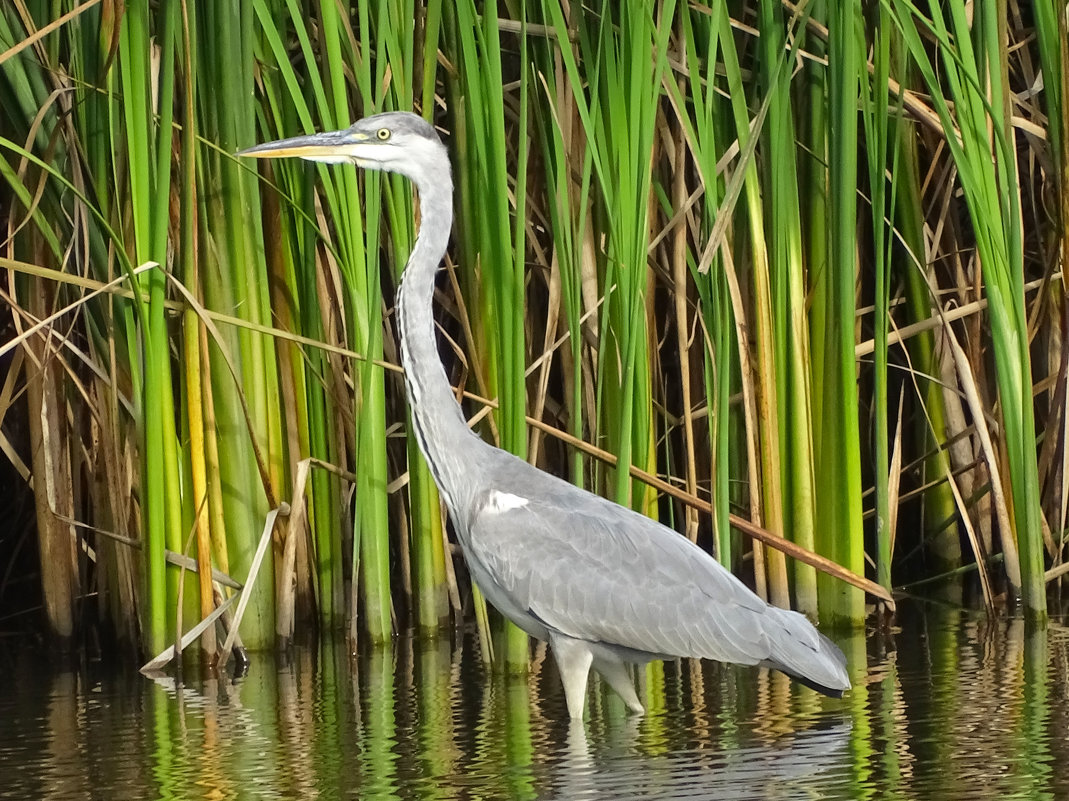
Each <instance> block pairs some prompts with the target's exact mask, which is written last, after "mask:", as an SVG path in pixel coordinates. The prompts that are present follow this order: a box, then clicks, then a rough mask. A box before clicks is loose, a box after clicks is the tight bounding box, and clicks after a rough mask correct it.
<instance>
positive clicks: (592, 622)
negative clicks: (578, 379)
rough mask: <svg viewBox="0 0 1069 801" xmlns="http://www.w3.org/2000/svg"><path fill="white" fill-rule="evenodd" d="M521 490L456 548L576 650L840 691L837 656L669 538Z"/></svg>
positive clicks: (615, 514) (542, 489)
mask: <svg viewBox="0 0 1069 801" xmlns="http://www.w3.org/2000/svg"><path fill="white" fill-rule="evenodd" d="M536 475H537V476H538V477H539V478H551V477H548V476H546V475H545V474H542V473H537V474H536ZM532 482H533V484H530V483H529V484H528V485H527V486H525V487H524V488H523V489H524V490H525V491H526V493H527V494H528V495H533V496H534V497H530V498H528V499H527V502H526V503H524V504H522V505H518V506H514V507H512V508H508V509H501V508H500V507H494V506H493V505H492V504H488V503H484V504H482V506H481V510H477V511H476V514H475V515H473V517H472V524H471V526H470V532H469V537H468V543H467V548H468V549H469V550H470V556H471V557H472V558H474V559H476V560H478V561H479V562H481V563H482V564H483V565H484V566H485V569H486V572H487V573H488V574H489V575H490V576H492V577H493V579H494V580H495V581H496V583H497V585H498V590H499V591H501V592H504V593H506V594H507V595H508V598H509V600H510V602H511V603H512V604H514V605H515V606H516V607H518V608H519V609H523V610H528V611H529V612H530V614H533V615H534V616H536V617H537V618H538V619H539V620H540V621H542V622H543V623H544V624H545V625H546V626H548V627H550V628H551V629H553V630H555V631H558V632H560V633H562V634H566V635H567V636H569V637H573V638H576V639H582V640H589V641H593V642H601V643H606V644H609V645H613V646H619V647H623V648H627V649H630V650H632V651H637V652H641V653H646V654H649V655H651V656H672V657H675V656H686V657H703V658H709V659H717V660H720V661H725V662H737V663H741V664H749V665H753V664H758V663H767V664H772V665H773V666H776V667H781V669H784V670H787V672H790V673H793V674H795V675H803V676H808V677H809V678H811V679H812V680H813V681H815V682H817V683H821V684H826V685H827V686H828V687H831V688H833V689H834V688H836V687H838V686H839V685H841V684H842V683H844V682H845V685H846V686H848V681H847V680H846V676H845V671H844V670H843V669H842V665H841V662H842V657H841V654H839V653H838V651H837V649H835V648H834V646H830V643H828V642H827V641H826V640H825V639H824V638H823V637H821V636H820V635H819V634H818V633H817V632H816V630H815V629H814V628H813V627H812V626H811V625H810V624H809V622H808V621H806V620H805V619H804V618H803V617H802V616H801V615H798V614H796V613H794V612H785V611H783V610H779V609H776V608H775V607H771V606H769V605H768V604H766V603H765V602H764V601H762V600H761V599H760V598H758V597H757V596H756V595H754V594H753V593H752V592H751V591H750V590H749V588H747V587H746V586H745V585H744V584H743V583H742V582H741V581H739V580H738V579H737V578H736V577H735V576H734V575H732V574H731V573H730V572H729V571H728V570H726V569H725V568H724V567H722V566H721V565H720V564H719V563H718V562H716V561H715V560H714V559H713V558H712V557H711V556H710V555H709V554H708V553H706V552H704V551H703V550H701V549H700V548H698V547H697V546H696V545H694V544H693V543H691V542H690V541H688V540H687V539H686V538H684V537H682V536H681V535H679V534H678V533H677V532H675V531H672V530H671V529H669V528H667V527H665V526H663V525H661V524H660V523H657V522H656V521H654V520H650V519H649V518H647V517H644V516H642V515H640V514H638V513H636V512H633V511H631V510H630V509H626V508H624V507H622V506H618V505H617V504H613V503H610V502H609V501H606V500H605V499H603V498H600V497H598V496H596V495H592V494H590V493H587V492H584V491H582V490H579V489H577V488H575V487H573V486H572V485H570V484H566V483H564V482H560V481H557V480H552V481H545V482H543V481H535V480H534V479H533V478H532ZM512 491H513V492H516V493H520V492H521V490H520V489H519V488H517V489H514V490H512ZM829 646H830V648H831V650H832V651H833V652H834V653H833V654H832V655H831V656H829V654H828V653H827V649H828V647H829ZM829 659H830V662H829V663H828V664H827V665H824V664H821V665H819V666H818V667H817V668H811V666H810V665H809V663H810V662H827V661H828V660H829ZM807 671H808V672H807ZM814 671H815V674H814V675H810V674H811V673H814ZM837 682H838V683H837Z"/></svg>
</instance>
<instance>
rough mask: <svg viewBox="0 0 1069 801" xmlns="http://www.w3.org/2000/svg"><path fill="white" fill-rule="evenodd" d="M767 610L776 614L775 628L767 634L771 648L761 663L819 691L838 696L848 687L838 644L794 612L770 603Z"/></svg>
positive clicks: (842, 657) (834, 696)
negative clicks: (770, 605)
mask: <svg viewBox="0 0 1069 801" xmlns="http://www.w3.org/2000/svg"><path fill="white" fill-rule="evenodd" d="M769 613H770V614H773V615H775V618H776V623H777V624H778V625H777V626H775V628H776V629H778V630H777V631H775V633H771V634H770V639H771V640H772V643H771V644H772V651H771V654H770V655H769V658H768V659H767V660H765V661H764V662H762V664H764V665H765V666H767V667H770V668H774V669H775V670H779V671H781V672H783V673H786V674H787V675H788V676H790V677H791V678H793V679H795V680H796V681H797V682H798V683H800V684H804V685H805V686H806V687H809V688H810V689H813V690H816V691H817V692H819V693H823V694H824V695H830V696H831V697H833V698H841V697H842V695H843V692H844V691H845V690H849V689H850V677H849V676H847V674H846V657H845V656H843V652H842V651H841V650H839V646H837V645H836V644H835V643H833V642H832V641H831V640H829V639H828V638H827V637H825V636H824V635H823V634H821V633H820V632H819V631H817V630H816V629H815V628H814V627H813V624H812V623H810V622H809V621H808V620H806V619H805V617H804V616H802V615H800V614H798V613H797V612H788V611H786V610H784V609H777V608H775V607H770V608H769Z"/></svg>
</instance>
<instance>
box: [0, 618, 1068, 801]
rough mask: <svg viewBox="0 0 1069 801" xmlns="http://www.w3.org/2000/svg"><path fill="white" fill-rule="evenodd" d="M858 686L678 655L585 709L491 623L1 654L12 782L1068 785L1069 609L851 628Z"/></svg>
mask: <svg viewBox="0 0 1069 801" xmlns="http://www.w3.org/2000/svg"><path fill="white" fill-rule="evenodd" d="M840 643H841V644H842V646H843V648H844V650H845V651H846V652H847V657H848V659H849V661H850V663H851V667H852V677H853V681H854V685H855V689H854V690H853V691H852V692H851V693H850V694H849V696H848V697H847V698H845V699H843V700H841V701H836V700H829V699H824V698H822V697H820V696H817V695H816V694H815V693H813V692H811V691H809V690H806V689H804V688H800V687H798V686H796V685H791V684H790V683H789V682H788V681H787V680H786V679H785V678H784V677H782V676H779V675H777V674H770V673H768V672H766V671H759V670H753V669H744V668H732V667H725V666H722V665H717V664H714V663H695V662H680V663H669V664H666V665H664V667H663V668H662V669H659V670H658V669H653V670H650V671H649V672H648V673H647V674H646V676H645V677H644V683H645V687H644V697H645V699H646V700H647V703H648V706H649V710H650V711H649V714H647V715H646V716H645V717H644V718H641V719H635V718H634V717H629V716H627V715H626V714H625V711H624V709H623V707H622V705H621V704H620V703H619V702H618V701H617V700H616V699H615V696H611V695H610V694H608V693H607V692H598V693H597V694H596V696H592V697H591V699H592V700H591V711H590V719H589V720H588V722H587V723H586V725H585V726H584V725H580V726H573V725H570V724H569V722H568V720H567V714H566V711H565V705H564V697H563V693H562V690H561V688H560V683H559V680H558V679H557V676H556V670H555V667H554V666H553V664H552V658H551V657H546V655H545V653H544V652H542V651H540V652H539V653H538V654H536V660H535V663H534V666H533V669H532V672H531V674H530V676H529V677H527V678H524V679H517V678H508V677H504V676H500V675H493V674H490V673H488V672H486V671H484V669H483V667H482V666H481V664H480V662H479V658H478V650H477V648H476V644H475V642H474V640H473V639H472V638H471V637H470V636H468V637H464V638H462V639H461V641H460V642H457V643H452V642H450V641H449V640H448V639H442V640H437V641H421V640H418V639H413V638H410V637H407V638H406V637H402V638H400V639H399V640H398V641H397V643H396V644H395V646H394V647H393V648H392V649H388V650H385V651H382V650H380V651H375V652H373V653H370V654H368V655H365V656H361V657H360V658H358V659H355V660H352V661H350V658H349V657H348V655H347V654H346V653H345V651H344V648H343V647H341V645H340V644H339V645H338V646H337V647H329V648H324V649H321V650H319V651H318V652H313V651H310V650H298V651H297V652H296V653H295V654H294V656H293V658H292V659H291V660H290V661H289V662H288V664H281V663H278V662H276V660H275V659H274V658H273V657H269V656H264V655H259V656H256V655H254V658H253V663H252V666H251V669H250V670H249V673H248V675H247V676H245V677H243V678H241V679H238V680H231V679H223V680H197V681H190V682H188V683H187V684H186V685H185V686H184V687H179V686H177V685H176V683H175V682H174V681H173V679H161V680H157V681H152V680H149V679H145V678H143V677H141V676H140V675H137V674H134V673H131V672H129V671H125V672H121V673H117V672H116V671H114V670H105V669H104V668H102V667H100V666H96V667H94V666H90V667H88V668H86V669H83V670H81V671H78V672H56V671H51V670H49V669H48V665H47V664H46V663H45V662H43V661H42V659H41V658H40V656H35V655H33V654H27V653H26V652H24V651H22V652H15V653H7V654H4V655H3V656H2V657H0V798H3V799H109V801H110V799H156V798H165V799H171V798H174V799H334V798H361V799H390V798H398V799H409V798H414V799H543V798H544V799H611V798H622V799H653V798H687V799H863V798H878V799H899V798H901V799H912V798H919V799H978V800H979V799H988V798H990V799H996V798H997V799H1011V798H1027V799H1034V798H1039V799H1042V798H1049V799H1059V798H1069V770H1066V769H1065V768H1064V767H1062V766H1064V765H1065V764H1066V762H1067V758H1069V700H1067V690H1069V631H1067V630H1066V629H1065V628H1063V627H1062V626H1061V625H1059V624H1057V623H1054V624H1051V625H1050V626H1049V627H1047V628H1046V629H1043V630H1030V628H1029V627H1026V626H1025V625H1024V623H1023V622H1021V621H1012V620H1009V621H1008V620H991V621H989V620H987V619H986V618H985V617H983V616H982V615H978V614H976V613H971V612H963V611H961V610H952V609H942V608H937V607H934V606H928V607H920V606H916V607H912V608H907V609H904V610H902V612H901V614H900V617H899V622H898V626H897V628H896V629H894V630H893V631H891V632H889V633H886V634H876V633H873V632H869V633H868V635H867V636H865V637H862V636H857V637H854V638H851V639H847V640H840Z"/></svg>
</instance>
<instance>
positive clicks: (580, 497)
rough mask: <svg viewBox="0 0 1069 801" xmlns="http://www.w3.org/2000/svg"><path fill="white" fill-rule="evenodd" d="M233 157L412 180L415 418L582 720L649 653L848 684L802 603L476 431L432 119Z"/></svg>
mask: <svg viewBox="0 0 1069 801" xmlns="http://www.w3.org/2000/svg"><path fill="white" fill-rule="evenodd" d="M239 155H243V156H256V157H261V158H278V157H286V156H297V157H300V158H304V159H310V160H313V161H324V162H350V163H353V164H356V165H357V166H359V167H363V168H365V169H371V170H386V171H388V172H394V173H398V174H400V175H403V176H406V177H407V178H408V179H409V180H411V181H412V183H413V184H415V187H416V189H417V191H418V192H419V198H420V209H421V214H422V222H421V224H420V227H419V235H418V236H417V238H416V242H415V245H414V247H413V249H412V254H411V256H410V258H409V260H408V264H407V265H406V267H405V270H404V273H403V276H402V280H401V284H400V287H399V288H398V290H397V320H398V327H399V332H400V337H401V359H402V363H403V365H404V368H405V387H406V390H407V393H408V400H409V404H410V406H411V408H412V425H413V428H414V431H415V435H416V438H417V440H418V442H419V447H420V450H421V451H422V452H423V456H424V458H425V459H426V462H427V465H428V467H429V468H430V471H431V474H432V475H433V476H434V480H435V482H436V483H437V485H438V489H439V490H440V492H441V496H442V498H443V500H444V501H445V505H446V508H447V509H448V512H449V516H450V518H451V519H452V521H453V526H454V528H455V530H456V534H457V537H458V539H459V541H460V545H461V549H462V551H463V553H464V558H465V560H466V562H467V565H468V569H469V571H470V573H471V576H472V578H473V579H474V580H475V583H476V584H478V586H479V588H480V589H481V590H482V591H483V593H484V594H485V595H486V597H487V599H488V600H489V601H490V603H491V604H493V605H494V606H495V607H496V608H497V610H498V611H499V612H501V613H502V614H503V615H505V616H506V617H507V618H509V619H510V620H512V621H513V622H514V623H515V624H516V625H518V626H519V627H520V628H521V629H523V630H524V631H526V632H527V633H528V634H530V635H531V636H532V637H536V638H537V639H540V640H544V641H548V642H549V645H550V648H551V649H552V650H553V654H554V657H555V660H556V663H557V666H558V668H559V670H560V676H561V679H562V681H563V683H564V692H565V698H566V702H567V705H568V713H569V715H570V716H571V717H572V718H573V719H578V718H582V716H583V706H584V701H585V695H586V686H587V678H588V675H589V672H590V668H591V667H593V668H594V670H596V671H597V672H598V673H599V674H600V675H601V676H602V677H603V678H604V680H605V681H606V682H607V683H608V684H609V686H611V687H612V688H613V689H614V690H615V691H616V692H617V693H619V695H620V696H621V698H622V699H623V700H624V703H625V704H626V705H627V706H628V707H629V708H630V709H631V710H632V711H633V712H636V713H642V712H643V707H642V704H641V703H640V702H639V699H638V696H637V694H636V692H635V687H634V683H633V680H632V678H631V676H630V674H629V672H628V665H629V664H645V663H647V662H649V661H651V660H655V659H673V658H676V657H701V658H705V659H715V660H719V661H721V662H735V663H740V664H743V665H763V666H768V667H772V668H775V669H777V670H780V671H782V672H784V673H787V674H789V675H791V676H792V677H794V678H795V679H797V680H799V681H801V682H802V683H804V684H806V685H807V686H810V687H812V688H814V689H816V690H819V691H820V692H823V693H825V694H828V695H833V696H840V695H842V692H843V691H844V690H846V689H849V687H850V680H849V678H848V677H847V673H846V660H845V658H844V656H843V654H842V652H841V651H840V650H839V648H838V647H837V646H836V645H835V644H834V643H832V642H831V641H830V640H829V639H827V638H826V637H825V636H824V635H822V634H820V633H819V632H818V631H817V630H816V628H814V627H813V625H812V624H811V623H810V622H809V621H808V620H807V619H806V618H805V617H804V616H803V615H801V614H799V613H797V612H792V611H787V610H783V609H779V608H777V607H774V606H770V605H769V604H767V603H765V601H763V600H762V599H761V598H759V597H758V596H757V595H755V594H754V593H753V592H751V591H750V589H749V588H748V587H746V585H745V584H743V583H742V582H741V581H740V580H739V579H737V578H736V577H735V576H734V575H732V573H731V572H730V571H728V570H727V569H726V568H724V567H723V566H721V565H720V563H719V562H717V561H716V560H715V559H713V558H712V557H711V556H710V555H709V554H708V553H706V552H705V551H703V550H702V549H701V548H699V547H698V546H697V545H694V544H693V543H691V542H690V541H689V540H688V539H686V538H685V537H683V536H681V535H680V534H678V533H677V532H675V531H673V530H672V529H670V528H668V527H667V526H664V525H662V524H660V523H658V522H656V521H654V520H651V519H650V518H648V517H645V516H644V515H641V514H639V513H637V512H634V511H632V510H630V509H627V508H625V507H623V506H620V505H618V504H615V503H612V502H610V501H608V500H606V499H604V498H601V497H600V496H598V495H595V494H593V493H590V492H587V491H585V490H583V489H580V488H578V487H576V486H574V485H572V484H570V483H568V482H567V481H564V480H562V479H560V478H557V477H555V476H552V475H550V474H548V473H545V472H543V471H541V470H539V469H538V468H536V467H534V466H532V465H530V464H528V463H527V462H525V461H523V460H522V459H519V458H517V457H515V456H513V455H512V454H510V453H507V452H505V451H503V450H500V449H498V448H495V447H493V446H492V445H490V444H489V443H486V442H484V441H483V440H482V439H481V438H480V437H479V436H478V435H477V434H475V433H474V432H473V431H472V430H471V429H470V428H469V427H468V424H467V421H466V420H465V418H464V414H463V412H462V410H461V407H460V405H459V404H458V403H457V400H456V397H455V395H454V394H453V389H452V387H451V386H450V384H449V381H448V379H447V378H446V374H445V369H444V368H443V366H442V363H441V361H440V359H439V356H438V349H437V346H436V342H435V335H434V322H433V309H432V301H433V294H434V276H435V272H436V271H437V269H438V266H439V264H440V262H441V261H442V258H443V256H444V255H445V251H446V246H447V244H448V241H449V233H450V229H451V228H452V221H453V208H452V203H453V180H452V174H451V171H450V166H449V157H448V154H447V152H446V149H445V146H444V145H443V144H442V142H441V140H440V139H439V138H438V134H437V133H436V132H435V130H434V127H433V126H431V125H430V124H429V123H428V122H427V121H425V120H424V119H423V118H422V117H419V116H417V115H415V114H411V113H407V112H387V113H383V114H376V115H374V116H371V117H367V118H366V119H363V120H360V121H359V122H357V123H355V124H354V125H353V126H352V127H350V128H347V129H345V130H342V131H333V132H328V133H319V134H313V135H310V136H297V137H293V138H290V139H282V140H279V141H276V142H268V143H265V144H261V145H257V146H255V147H251V148H249V149H247V150H243V151H241V152H240V153H239Z"/></svg>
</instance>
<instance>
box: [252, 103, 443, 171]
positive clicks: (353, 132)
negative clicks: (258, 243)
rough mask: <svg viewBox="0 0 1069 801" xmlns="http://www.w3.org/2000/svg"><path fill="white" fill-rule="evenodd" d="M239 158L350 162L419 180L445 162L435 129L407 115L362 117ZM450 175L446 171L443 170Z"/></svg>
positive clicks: (261, 147)
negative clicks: (342, 127) (345, 124)
mask: <svg viewBox="0 0 1069 801" xmlns="http://www.w3.org/2000/svg"><path fill="white" fill-rule="evenodd" d="M237 155H239V156H254V157H256V158H269V159H271V158H286V157H292V156H296V157H298V158H302V159H309V160H310V161H324V162H327V163H331V164H339V163H343V162H350V163H352V164H356V165H357V166H359V167H363V168H365V169H369V170H387V171H389V172H397V173H401V174H402V175H407V176H408V177H409V178H412V179H414V180H419V179H421V178H426V177H427V176H428V175H433V173H434V171H435V169H440V165H441V164H442V163H445V164H446V165H448V161H447V160H446V156H445V147H444V145H442V141H441V140H440V139H439V138H438V134H437V133H436V132H435V130H434V127H433V126H432V125H431V124H430V123H429V122H427V121H426V120H425V119H423V118H422V117H420V116H418V115H416V114H412V113H410V112H406V111H387V112H385V113H383V114H375V115H374V116H371V117H365V118H364V119H362V120H359V121H357V122H356V123H355V124H353V125H352V126H350V127H349V128H346V129H344V130H341V131H328V132H325V133H317V134H311V135H309V136H294V137H292V138H290V139H280V140H278V141H277V142H265V143H264V144H262V145H256V146H255V147H250V148H247V149H246V150H241V151H238V153H237ZM446 169H447V170H448V166H446Z"/></svg>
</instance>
